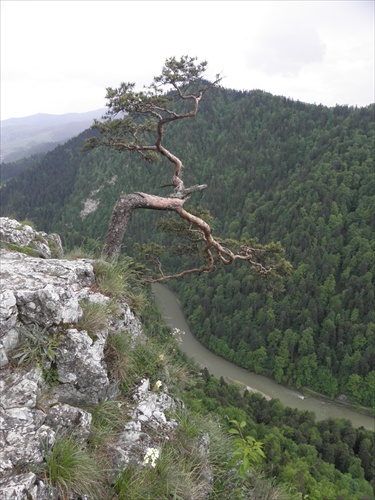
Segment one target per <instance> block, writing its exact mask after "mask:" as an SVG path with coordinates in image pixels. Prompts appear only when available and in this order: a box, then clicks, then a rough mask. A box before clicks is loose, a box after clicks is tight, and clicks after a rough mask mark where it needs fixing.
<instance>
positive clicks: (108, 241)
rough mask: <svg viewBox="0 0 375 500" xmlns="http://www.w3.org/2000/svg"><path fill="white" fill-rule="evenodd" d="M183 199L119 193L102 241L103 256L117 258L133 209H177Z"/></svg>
mask: <svg viewBox="0 0 375 500" xmlns="http://www.w3.org/2000/svg"><path fill="white" fill-rule="evenodd" d="M185 201H186V198H185V199H180V198H168V197H165V198H163V197H160V196H154V195H150V194H147V193H131V194H125V193H121V195H120V196H119V198H118V200H117V202H116V204H115V206H114V208H113V211H112V215H111V219H110V222H109V228H108V232H107V235H106V237H105V241H104V247H103V252H102V253H103V256H104V257H111V258H114V259H115V260H116V259H118V257H119V255H120V252H121V245H122V241H123V239H124V236H125V233H126V230H127V227H128V223H129V220H130V217H131V214H132V212H133V210H135V209H136V208H148V209H151V210H170V211H177V209H179V208H181V207H182V206H183V204H184V203H185Z"/></svg>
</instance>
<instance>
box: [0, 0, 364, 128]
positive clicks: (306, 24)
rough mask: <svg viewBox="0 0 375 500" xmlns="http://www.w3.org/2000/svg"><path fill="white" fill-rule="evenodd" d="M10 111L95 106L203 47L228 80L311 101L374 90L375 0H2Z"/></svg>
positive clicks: (360, 96) (4, 107) (4, 109)
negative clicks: (112, 91) (109, 91)
mask: <svg viewBox="0 0 375 500" xmlns="http://www.w3.org/2000/svg"><path fill="white" fill-rule="evenodd" d="M0 5H1V11H2V12H1V14H2V15H1V23H2V25H1V79H2V81H1V84H2V91H1V118H2V119H5V118H9V117H12V116H26V115H28V114H34V113H37V112H47V113H64V112H71V111H77V112H80V111H88V110H93V109H97V108H101V107H103V106H104V105H105V99H104V96H105V89H106V87H109V86H117V85H119V83H120V82H122V81H134V82H136V83H138V84H140V85H143V84H148V83H150V82H151V81H152V78H153V77H154V76H155V75H157V74H158V73H159V72H160V70H161V67H162V65H163V63H164V61H165V59H166V58H168V57H171V56H176V57H179V56H181V55H190V56H197V57H198V58H199V59H200V60H207V61H208V63H209V68H210V71H209V74H208V77H211V78H213V77H214V76H215V75H216V74H217V73H218V72H222V73H223V75H224V76H225V77H226V78H225V79H224V80H223V85H224V86H226V87H228V88H235V89H240V90H251V89H254V88H260V89H262V90H265V91H268V92H271V93H273V94H276V95H285V96H286V97H292V98H294V99H300V100H303V101H306V102H316V103H320V102H322V103H323V104H326V105H329V106H332V105H335V104H336V103H339V104H350V105H355V104H356V105H366V104H369V103H370V102H373V101H374V76H373V75H374V51H373V50H374V49H373V47H374V22H373V10H374V3H373V2H372V1H360V0H351V1H339V0H337V1H336V0H334V1H329V0H325V1H320V2H318V1H316V0H313V1H309V0H304V1H299V2H297V1H284V0H281V1H272V0H268V1H266V2H264V1H255V0H247V1H234V0H232V1H231V0H215V1H212V0H208V1H202V0H200V1H199V2H197V1H182V0H179V1H177V2H171V1H161V0H152V1H130V0H127V1H111V0H107V1H105V0H96V1H95V0H94V1H92V0H88V1H80V0H76V1H74V2H72V1H58V0H54V1H50V2H46V1H34V0H26V1H10V0H1V3H0Z"/></svg>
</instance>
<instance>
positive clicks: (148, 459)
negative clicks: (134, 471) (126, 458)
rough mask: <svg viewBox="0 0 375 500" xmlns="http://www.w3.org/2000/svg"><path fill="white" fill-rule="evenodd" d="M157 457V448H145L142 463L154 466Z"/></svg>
mask: <svg viewBox="0 0 375 500" xmlns="http://www.w3.org/2000/svg"><path fill="white" fill-rule="evenodd" d="M158 458H159V450H158V449H157V448H147V451H146V454H145V456H144V459H143V465H148V464H150V465H151V467H156V460H157V459H158Z"/></svg>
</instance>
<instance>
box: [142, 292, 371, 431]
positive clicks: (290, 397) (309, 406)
mask: <svg viewBox="0 0 375 500" xmlns="http://www.w3.org/2000/svg"><path fill="white" fill-rule="evenodd" d="M152 289H153V291H154V294H155V299H156V302H157V304H158V306H159V309H160V311H161V312H162V314H163V316H164V318H165V321H166V323H167V324H168V325H169V326H170V327H171V328H178V329H179V330H181V331H183V332H185V333H184V334H183V335H181V336H180V337H181V346H180V347H181V350H182V351H183V352H184V353H185V354H187V355H188V356H189V357H191V358H193V359H194V360H195V362H196V363H197V364H198V366H200V367H201V368H204V367H205V368H207V370H208V371H209V372H210V373H211V374H212V375H214V376H215V377H218V378H220V377H221V376H222V377H224V379H226V380H228V381H231V382H234V383H238V384H240V385H241V386H242V387H244V388H245V387H248V388H251V390H254V391H257V392H261V393H262V394H263V395H264V396H265V397H267V398H268V399H271V398H275V399H279V400H280V401H281V402H282V403H283V404H284V405H286V406H289V407H291V408H298V409H299V410H308V411H313V412H314V413H315V415H316V418H317V420H324V419H326V418H346V419H349V420H350V421H351V422H352V425H353V426H354V427H361V426H363V427H364V428H365V429H369V430H372V431H373V430H374V425H375V419H374V418H373V417H371V416H369V415H363V414H361V413H359V412H357V411H355V410H353V409H351V408H348V407H347V406H345V405H341V404H340V403H336V402H332V401H330V400H329V399H319V398H317V397H312V396H306V397H305V396H303V394H301V393H299V392H298V391H297V390H293V389H290V388H287V387H284V386H283V385H280V384H278V383H276V382H275V381H274V380H272V379H269V378H267V377H264V376H262V375H257V374H255V373H251V372H249V371H248V370H245V369H244V368H240V367H239V366H237V365H235V364H234V363H231V362H230V361H227V360H225V359H223V358H221V357H220V356H217V355H216V354H214V353H213V352H211V351H209V350H208V349H207V348H206V347H204V346H203V345H202V344H201V343H200V342H199V341H198V340H197V339H196V338H195V337H194V335H193V334H192V332H191V331H190V328H189V325H188V323H187V321H186V318H185V315H184V313H183V310H182V308H181V306H180V304H179V302H178V299H177V296H176V295H175V293H174V292H172V291H171V290H170V289H169V288H167V287H166V286H165V285H161V284H159V283H155V284H153V285H152Z"/></svg>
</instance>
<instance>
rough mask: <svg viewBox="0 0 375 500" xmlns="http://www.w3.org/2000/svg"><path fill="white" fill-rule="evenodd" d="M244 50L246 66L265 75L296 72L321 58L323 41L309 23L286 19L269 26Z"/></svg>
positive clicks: (293, 74)
mask: <svg viewBox="0 0 375 500" xmlns="http://www.w3.org/2000/svg"><path fill="white" fill-rule="evenodd" d="M251 45H252V46H251V49H250V50H249V51H248V53H247V64H248V66H249V68H253V69H260V70H261V71H264V72H265V73H266V74H267V75H277V74H280V75H283V76H296V75H298V73H300V71H301V69H302V68H303V67H305V66H306V65H308V64H311V63H314V62H321V61H322V60H323V57H324V54H325V52H326V45H325V44H324V43H323V42H322V41H321V40H320V39H319V36H318V33H317V31H316V30H315V29H314V28H313V27H312V26H311V25H309V24H304V23H301V22H300V23H295V24H294V23H285V22H282V23H280V24H274V25H273V26H272V25H271V26H270V30H269V32H263V33H261V34H260V35H258V36H257V37H255V38H254V39H253V41H252V44H251Z"/></svg>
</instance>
